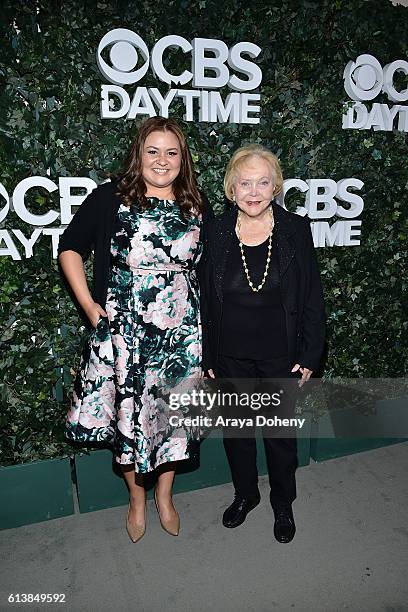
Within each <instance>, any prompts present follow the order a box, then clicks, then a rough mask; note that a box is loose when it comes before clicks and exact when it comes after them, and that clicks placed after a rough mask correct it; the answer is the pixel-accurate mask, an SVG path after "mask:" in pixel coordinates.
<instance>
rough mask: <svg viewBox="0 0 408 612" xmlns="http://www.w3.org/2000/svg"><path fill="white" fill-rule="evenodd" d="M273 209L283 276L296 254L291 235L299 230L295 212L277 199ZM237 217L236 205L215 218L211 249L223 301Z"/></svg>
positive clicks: (217, 285)
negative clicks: (295, 220) (229, 254)
mask: <svg viewBox="0 0 408 612" xmlns="http://www.w3.org/2000/svg"><path fill="white" fill-rule="evenodd" d="M272 209H273V215H274V219H275V227H274V230H273V236H274V239H275V240H276V243H277V247H278V257H279V275H280V277H281V278H282V276H283V275H284V274H285V272H286V271H287V269H288V267H289V264H290V262H291V261H292V259H293V257H294V255H295V244H294V241H293V240H291V236H292V234H294V233H295V232H296V230H297V223H294V221H293V213H290V212H288V211H287V210H285V209H284V208H283V207H282V206H280V205H279V204H277V203H276V202H275V200H273V202H272ZM237 217H238V210H237V207H236V206H234V207H233V208H231V209H229V210H227V211H226V212H225V213H223V214H222V215H221V216H220V217H218V218H217V219H216V220H215V227H214V229H215V231H214V234H213V240H210V250H211V254H212V258H213V264H214V266H215V286H216V290H217V294H218V297H219V299H220V300H221V301H222V285H223V279H224V274H225V266H226V262H227V258H228V253H229V251H230V247H231V240H232V238H233V236H234V232H235V226H236V222H237Z"/></svg>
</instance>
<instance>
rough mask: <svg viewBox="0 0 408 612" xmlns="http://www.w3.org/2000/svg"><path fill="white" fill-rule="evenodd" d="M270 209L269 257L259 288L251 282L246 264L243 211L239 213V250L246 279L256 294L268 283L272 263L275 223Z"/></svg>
mask: <svg viewBox="0 0 408 612" xmlns="http://www.w3.org/2000/svg"><path fill="white" fill-rule="evenodd" d="M270 208H271V232H270V234H269V242H268V255H267V258H266V265H265V271H264V273H263V277H262V281H261V282H260V283H259V285H258V286H257V287H255V285H254V284H253V282H252V281H251V277H250V276H249V270H248V266H247V262H246V259H245V253H244V246H243V244H242V241H241V211H239V212H238V221H237V235H238V240H239V248H240V249H241V258H242V263H243V265H244V270H245V274H246V277H247V279H248V283H249V286H250V287H251V289H252V291H255V292H257V291H260V290H261V289H262V287H263V286H264V284H265V281H266V277H267V276H268V271H269V264H270V262H271V252H272V234H273V228H274V225H275V221H274V218H273V210H272V206H271V207H270Z"/></svg>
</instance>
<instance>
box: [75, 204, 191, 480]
mask: <svg viewBox="0 0 408 612" xmlns="http://www.w3.org/2000/svg"><path fill="white" fill-rule="evenodd" d="M148 202H149V207H148V208H147V209H146V210H144V211H142V212H141V211H137V210H136V209H135V208H134V207H130V208H129V207H127V206H125V205H123V204H121V205H120V207H119V210H118V214H117V217H116V225H115V228H114V232H113V235H112V240H111V266H110V280H109V288H108V295H107V302H106V307H105V310H106V312H107V315H108V316H107V317H101V318H100V319H99V321H98V324H97V326H96V328H95V330H93V331H92V332H91V334H90V336H89V339H88V342H87V344H86V346H85V349H84V351H83V353H82V355H81V362H80V367H79V371H78V375H77V378H76V381H75V385H74V393H73V401H72V404H71V408H70V410H69V412H68V415H67V421H66V437H67V438H68V439H71V440H74V441H77V442H108V443H109V444H111V445H112V446H113V448H114V454H115V459H116V461H117V462H118V463H121V464H133V463H134V464H135V471H136V472H139V473H146V472H150V471H152V470H154V469H155V468H156V467H158V466H159V465H160V464H163V463H166V462H169V461H179V460H182V459H187V458H189V457H192V456H194V454H195V453H196V452H197V439H198V432H197V431H196V430H194V429H192V428H190V429H188V428H185V427H183V426H180V425H175V426H170V424H169V418H168V415H169V412H168V405H167V404H166V402H165V401H164V399H163V397H162V395H161V394H160V393H159V387H160V382H161V381H163V380H165V379H166V380H172V381H180V380H181V381H182V380H186V379H188V378H190V377H193V378H194V377H195V378H197V377H198V378H199V377H200V376H201V367H200V366H201V322H200V311H199V291H198V283H197V278H196V273H195V268H196V265H197V263H198V261H199V259H200V257H201V255H202V243H201V242H200V240H199V236H200V226H201V216H200V215H192V216H191V217H190V218H185V217H184V216H183V215H182V213H181V212H180V209H179V206H178V204H177V202H175V201H173V200H159V199H157V198H148Z"/></svg>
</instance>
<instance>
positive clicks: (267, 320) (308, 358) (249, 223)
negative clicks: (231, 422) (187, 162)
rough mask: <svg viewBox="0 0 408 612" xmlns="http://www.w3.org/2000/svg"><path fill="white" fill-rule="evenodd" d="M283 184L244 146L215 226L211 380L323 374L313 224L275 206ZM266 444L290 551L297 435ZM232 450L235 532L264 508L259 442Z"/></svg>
mask: <svg viewBox="0 0 408 612" xmlns="http://www.w3.org/2000/svg"><path fill="white" fill-rule="evenodd" d="M282 185H283V178H282V173H281V170H280V166H279V162H278V159H277V158H276V157H275V155H273V154H272V153H271V152H270V151H269V150H268V149H266V148H264V147H262V146H260V145H249V146H246V147H242V148H241V149H239V150H238V151H236V152H235V154H234V155H233V157H232V158H231V160H230V162H229V164H228V167H227V171H226V175H225V179H224V187H225V194H226V196H227V198H228V199H229V200H230V201H233V203H234V205H233V207H232V208H231V209H230V210H227V211H226V212H225V213H224V214H222V215H221V216H220V217H218V218H216V219H215V220H214V221H213V222H212V223H211V224H210V226H209V230H208V253H207V257H206V267H205V273H204V277H203V279H202V312H203V320H204V325H203V331H204V333H205V338H204V350H205V354H204V364H205V365H204V367H205V369H207V370H208V372H209V375H210V376H213V377H216V378H281V379H283V378H286V379H289V378H293V377H296V378H299V385H300V386H301V385H303V384H304V383H305V382H306V381H307V380H308V379H309V378H310V376H311V374H312V372H313V371H316V370H317V369H318V367H319V363H320V359H321V355H322V352H323V347H324V339H325V314H324V303H323V294H322V287H321V282H320V275H319V269H318V265H317V260H316V255H315V250H314V245H313V240H312V235H311V231H310V224H309V220H308V219H307V218H303V217H300V216H298V215H296V214H293V213H290V212H288V211H286V210H285V209H284V208H283V207H282V206H280V205H278V204H277V203H276V201H275V200H274V198H275V196H276V195H277V194H278V193H280V191H281V190H282ZM292 404H293V402H292ZM293 406H294V404H293V405H292V408H293ZM264 443H265V451H266V458H267V465H268V472H269V481H270V486H271V493H270V501H271V505H272V508H273V510H274V514H275V524H274V534H275V537H276V539H277V540H278V541H279V542H290V541H291V540H292V538H293V536H294V534H295V530H296V528H295V523H294V518H293V512H292V502H293V501H294V499H295V498H296V481H295V471H296V467H297V442H296V432H295V433H294V435H292V436H291V437H285V438H282V439H277V438H272V437H271V438H266V437H264ZM224 447H225V450H226V454H227V457H228V461H229V464H230V468H231V472H232V479H233V484H234V487H235V497H234V501H233V503H232V504H231V506H229V507H228V508H227V510H226V511H225V512H224V516H223V524H224V526H225V527H230V528H231V527H237V526H238V525H240V524H241V523H243V522H244V520H245V518H246V516H247V514H248V512H249V511H250V510H252V509H253V508H255V506H256V505H258V503H259V501H260V495H259V489H258V474H257V468H256V440H255V439H254V437H251V438H249V439H244V438H240V439H237V438H230V437H227V436H226V434H224Z"/></svg>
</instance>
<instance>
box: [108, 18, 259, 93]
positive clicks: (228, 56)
mask: <svg viewBox="0 0 408 612" xmlns="http://www.w3.org/2000/svg"><path fill="white" fill-rule="evenodd" d="M108 48H109V59H110V62H111V65H109V64H108V62H107V61H106V60H105V59H104V58H103V57H102V53H103V52H104V51H105V50H106V49H108ZM171 48H173V49H181V50H182V52H183V53H191V71H190V70H184V71H183V72H182V73H181V74H172V73H170V72H168V70H167V69H166V68H165V66H164V64H163V61H164V60H163V56H164V54H165V52H166V50H167V49H171ZM207 52H209V55H208V54H207ZM260 52H261V49H260V47H258V46H257V45H255V44H253V43H250V42H239V43H236V44H235V45H233V46H232V47H231V49H229V48H228V46H227V45H226V44H225V43H224V42H223V41H221V40H215V39H210V38H194V40H192V41H191V42H189V41H188V40H187V39H185V38H183V37H182V36H176V35H169V36H164V37H163V38H160V40H158V41H157V42H156V44H155V45H154V47H153V49H152V51H151V54H150V53H149V49H148V47H147V45H146V43H145V42H144V40H143V39H142V38H141V37H140V36H139V35H138V34H136V33H135V32H133V31H132V30H128V29H125V28H117V29H115V30H111V31H110V32H108V33H107V34H105V36H103V38H102V39H101V41H100V43H99V45H98V50H97V64H98V67H99V70H100V71H101V73H102V74H103V75H104V77H105V78H107V79H108V80H109V81H110V82H111V83H114V84H115V85H131V84H133V83H137V82H138V81H140V80H141V79H142V78H143V77H144V76H145V75H146V73H147V71H148V70H149V66H151V68H152V70H153V73H154V75H155V76H156V77H157V78H158V79H159V80H160V81H163V82H164V83H167V84H169V85H171V84H172V83H175V84H177V85H181V86H183V85H185V84H186V83H188V82H189V81H191V80H192V84H193V87H200V88H202V87H209V88H219V87H224V86H225V85H227V84H228V85H229V86H230V87H231V88H232V89H235V90H237V91H249V90H252V89H256V87H258V85H259V84H260V83H261V81H262V71H261V69H260V68H259V66H257V65H256V64H254V63H253V62H251V61H249V60H248V59H246V58H244V57H242V55H243V54H244V55H247V56H249V57H250V58H256V57H258V55H259V53H260ZM139 55H140V57H141V66H139V67H137V66H138V63H139ZM228 67H229V68H230V69H232V70H234V71H236V72H239V73H241V74H242V75H244V76H245V78H243V79H242V78H239V77H238V76H237V75H236V74H233V75H231V74H230V70H229V68H228ZM208 70H210V71H211V74H212V76H208V75H207V74H206V71H208ZM213 75H215V76H213Z"/></svg>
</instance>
